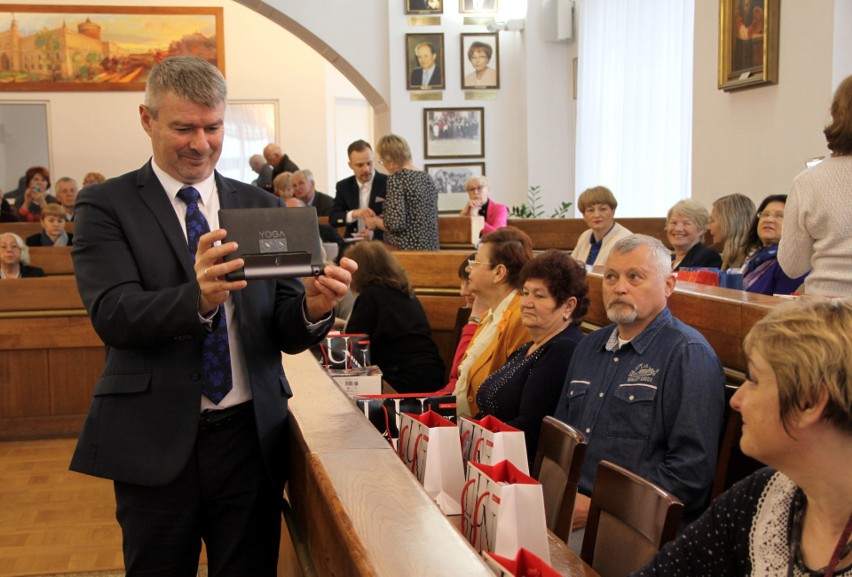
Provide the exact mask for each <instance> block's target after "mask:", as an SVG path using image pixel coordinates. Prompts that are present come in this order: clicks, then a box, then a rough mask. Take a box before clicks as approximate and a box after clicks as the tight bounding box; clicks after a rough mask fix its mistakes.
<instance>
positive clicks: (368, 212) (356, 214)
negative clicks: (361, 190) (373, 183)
mask: <svg viewBox="0 0 852 577" xmlns="http://www.w3.org/2000/svg"><path fill="white" fill-rule="evenodd" d="M375 216H376V213H375V212H374V211H373V209H372V208H370V207H366V208H356V209H355V210H353V211H352V218H360V219H361V220H366V219H368V218H375Z"/></svg>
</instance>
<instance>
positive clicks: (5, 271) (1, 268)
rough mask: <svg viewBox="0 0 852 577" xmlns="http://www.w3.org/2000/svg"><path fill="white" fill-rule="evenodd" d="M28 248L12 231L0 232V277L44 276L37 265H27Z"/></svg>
mask: <svg viewBox="0 0 852 577" xmlns="http://www.w3.org/2000/svg"><path fill="white" fill-rule="evenodd" d="M29 262H30V249H29V247H28V246H27V245H26V243H24V239H22V238H21V237H20V236H18V235H17V234H15V233H14V232H3V233H0V279H7V278H27V277H41V276H44V271H43V270H42V269H40V268H38V267H37V266H29Z"/></svg>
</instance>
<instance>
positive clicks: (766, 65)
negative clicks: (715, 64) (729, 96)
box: [719, 0, 780, 90]
mask: <svg viewBox="0 0 852 577" xmlns="http://www.w3.org/2000/svg"><path fill="white" fill-rule="evenodd" d="M779 8H780V2H779V0H720V2H719V89H720V90H737V89H739V88H746V87H750V86H759V85H761V84H777V83H778V29H779V22H780V15H779Z"/></svg>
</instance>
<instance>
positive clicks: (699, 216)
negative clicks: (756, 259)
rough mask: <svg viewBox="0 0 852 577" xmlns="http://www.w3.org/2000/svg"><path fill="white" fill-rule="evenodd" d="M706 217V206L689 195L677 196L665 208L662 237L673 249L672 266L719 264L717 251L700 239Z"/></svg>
mask: <svg viewBox="0 0 852 577" xmlns="http://www.w3.org/2000/svg"><path fill="white" fill-rule="evenodd" d="M709 221H710V215H709V214H708V213H707V209H706V208H704V207H703V206H701V204H699V203H698V202H696V201H694V200H692V199H686V200H681V201H680V202H678V203H675V205H674V206H673V207H671V208H670V209H669V214H668V217H667V219H666V237H668V239H669V244H671V245H672V248H673V249H674V255H672V270H679V269H681V268H691V267H709V268H719V267H720V266H722V257H721V256H719V253H718V252H716V251H715V250H713V249H712V248H710V247H707V246H705V245H704V243H703V241H704V233H705V232H706V231H707V223H708V222H709Z"/></svg>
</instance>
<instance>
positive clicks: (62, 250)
mask: <svg viewBox="0 0 852 577" xmlns="http://www.w3.org/2000/svg"><path fill="white" fill-rule="evenodd" d="M30 265H32V266H37V267H39V268H41V269H44V274H46V275H48V276H54V275H73V274H74V264H73V263H72V262H71V247H70V246H31V247H30Z"/></svg>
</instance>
